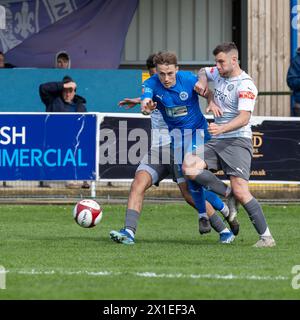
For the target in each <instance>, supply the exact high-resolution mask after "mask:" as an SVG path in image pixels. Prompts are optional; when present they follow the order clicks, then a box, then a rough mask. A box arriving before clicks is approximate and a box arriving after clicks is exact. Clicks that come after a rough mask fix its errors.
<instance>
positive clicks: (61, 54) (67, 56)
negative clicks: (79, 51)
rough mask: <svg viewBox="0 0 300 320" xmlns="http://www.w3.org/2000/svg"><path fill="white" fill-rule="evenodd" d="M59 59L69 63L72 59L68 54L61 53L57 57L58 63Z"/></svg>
mask: <svg viewBox="0 0 300 320" xmlns="http://www.w3.org/2000/svg"><path fill="white" fill-rule="evenodd" d="M58 59H63V60H67V61H69V60H70V57H69V55H68V54H67V53H66V52H61V53H59V54H58V55H57V57H56V61H57V60H58Z"/></svg>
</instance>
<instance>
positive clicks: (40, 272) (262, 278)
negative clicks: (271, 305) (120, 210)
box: [5, 269, 289, 281]
mask: <svg viewBox="0 0 300 320" xmlns="http://www.w3.org/2000/svg"><path fill="white" fill-rule="evenodd" d="M5 272H6V273H9V274H22V275H66V276H72V275H87V276H93V277H106V276H124V275H132V276H136V277H142V278H168V279H217V280H219V279H220V280H254V281H285V280H289V278H288V277H285V276H258V275H234V274H227V275H221V274H183V273H155V272H114V271H87V270H79V271H65V270H63V271H61V270H36V269H31V270H14V269H13V270H6V271H5Z"/></svg>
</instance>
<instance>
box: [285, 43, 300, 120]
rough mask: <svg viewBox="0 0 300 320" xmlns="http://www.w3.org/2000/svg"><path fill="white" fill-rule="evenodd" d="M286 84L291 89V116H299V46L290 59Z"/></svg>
mask: <svg viewBox="0 0 300 320" xmlns="http://www.w3.org/2000/svg"><path fill="white" fill-rule="evenodd" d="M287 84H288V86H289V87H290V89H291V90H292V91H293V97H294V101H295V104H294V108H293V116H295V117H300V48H298V49H297V53H296V56H295V57H294V59H292V62H291V65H290V67H289V70H288V74H287Z"/></svg>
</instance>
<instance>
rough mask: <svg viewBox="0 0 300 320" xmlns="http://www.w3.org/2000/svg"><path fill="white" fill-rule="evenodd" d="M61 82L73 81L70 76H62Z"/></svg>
mask: <svg viewBox="0 0 300 320" xmlns="http://www.w3.org/2000/svg"><path fill="white" fill-rule="evenodd" d="M62 82H63V83H69V82H74V80H73V79H72V78H71V77H70V76H64V77H63V79H62Z"/></svg>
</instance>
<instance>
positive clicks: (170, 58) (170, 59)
mask: <svg viewBox="0 0 300 320" xmlns="http://www.w3.org/2000/svg"><path fill="white" fill-rule="evenodd" d="M153 62H154V64H155V66H157V65H158V64H167V65H169V64H174V65H175V66H177V56H176V53H175V52H171V51H161V52H158V53H157V54H156V55H155V57H154V59H153Z"/></svg>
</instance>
